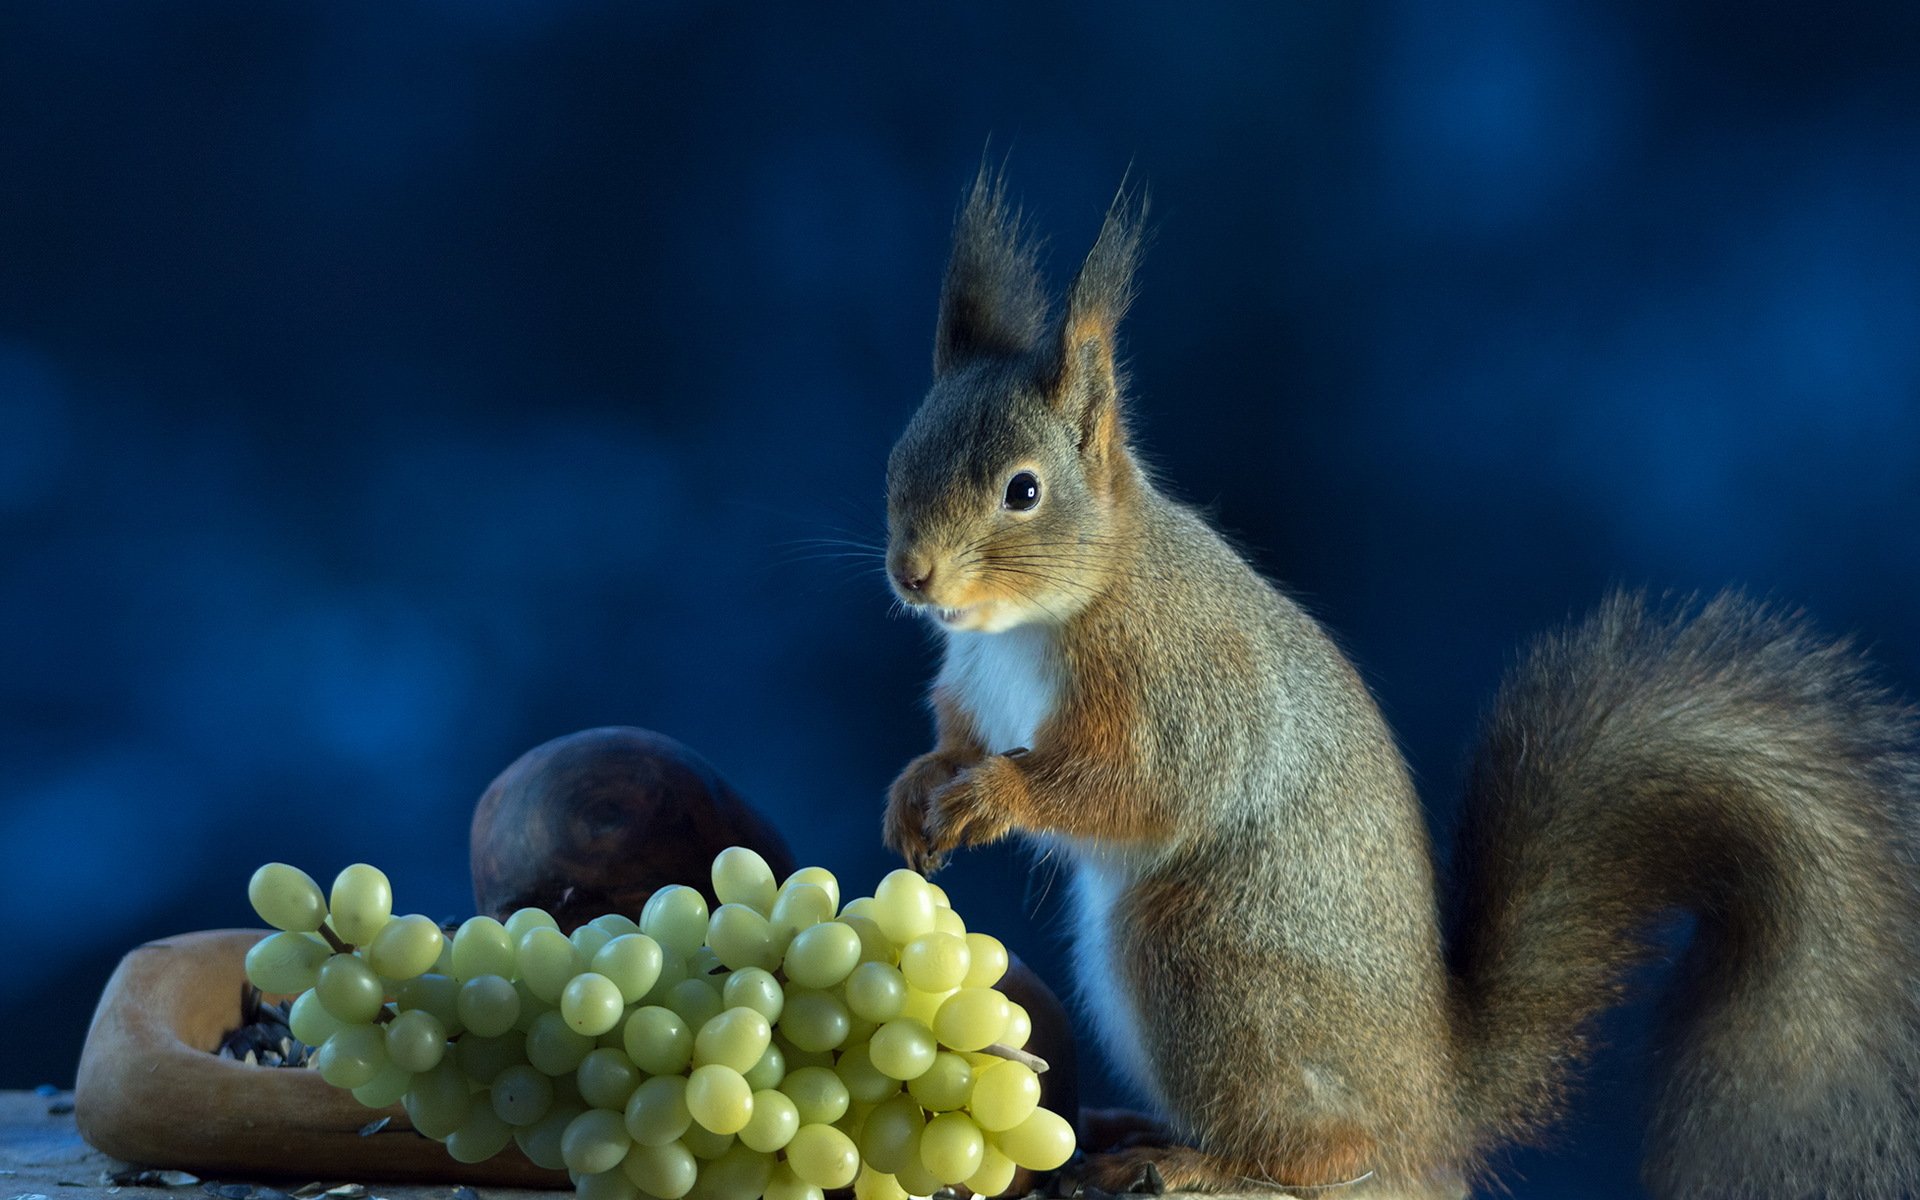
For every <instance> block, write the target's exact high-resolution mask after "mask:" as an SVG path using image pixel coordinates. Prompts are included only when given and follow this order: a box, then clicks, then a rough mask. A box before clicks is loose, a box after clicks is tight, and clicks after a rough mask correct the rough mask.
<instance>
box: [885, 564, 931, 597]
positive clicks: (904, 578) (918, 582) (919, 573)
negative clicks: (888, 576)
mask: <svg viewBox="0 0 1920 1200" xmlns="http://www.w3.org/2000/svg"><path fill="white" fill-rule="evenodd" d="M893 577H894V578H895V579H897V580H899V582H900V586H901V587H903V588H905V589H906V590H907V591H909V592H924V591H926V590H927V584H928V583H929V582H931V581H932V579H933V568H932V567H928V568H926V569H924V570H922V569H920V568H919V566H918V565H917V564H916V565H915V566H909V567H901V568H900V569H899V570H897V571H895V572H894V575H893Z"/></svg>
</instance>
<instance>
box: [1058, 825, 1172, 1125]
mask: <svg viewBox="0 0 1920 1200" xmlns="http://www.w3.org/2000/svg"><path fill="white" fill-rule="evenodd" d="M1056 844H1057V845H1058V847H1059V848H1060V849H1062V850H1064V851H1066V853H1067V856H1068V858H1069V859H1071V860H1072V862H1073V924H1074V938H1073V966H1074V974H1075V976H1076V979H1075V983H1077V984H1078V985H1079V993H1080V1004H1081V1007H1082V1008H1083V1009H1084V1010H1085V1011H1086V1013H1087V1015H1088V1016H1089V1017H1091V1018H1092V1021H1093V1029H1094V1033H1095V1034H1096V1035H1097V1036H1098V1037H1099V1039H1100V1043H1101V1045H1102V1047H1103V1048H1104V1049H1105V1050H1106V1052H1107V1059H1108V1061H1109V1062H1111V1063H1112V1064H1113V1065H1114V1066H1115V1067H1116V1068H1118V1069H1119V1072H1120V1074H1121V1076H1122V1077H1123V1078H1125V1079H1126V1080H1127V1081H1128V1082H1129V1083H1131V1084H1132V1085H1133V1087H1134V1088H1135V1090H1136V1091H1137V1092H1138V1093H1139V1095H1140V1098H1141V1099H1143V1100H1145V1101H1146V1102H1147V1103H1148V1104H1150V1105H1152V1106H1153V1107H1155V1108H1157V1109H1159V1110H1160V1111H1161V1112H1162V1113H1164V1112H1165V1111H1166V1105H1165V1100H1164V1098H1163V1096H1162V1093H1161V1090H1160V1085H1159V1079H1158V1077H1157V1075H1156V1074H1155V1072H1154V1068H1153V1062H1152V1059H1151V1057H1150V1056H1149V1054H1148V1052H1147V1044H1146V1039H1145V1034H1144V1031H1143V1030H1142V1028H1141V1024H1140V1011H1139V1009H1138V1008H1137V1007H1136V1006H1135V1000H1134V995H1133V989H1132V986H1131V985H1130V982H1129V981H1128V980H1127V978H1126V977H1125V974H1124V972H1123V970H1122V969H1121V966H1120V963H1119V961H1118V959H1117V957H1116V954H1117V951H1118V949H1119V947H1118V946H1116V945H1115V942H1114V933H1113V909H1114V906H1115V904H1117V903H1118V902H1119V901H1120V899H1121V897H1122V896H1123V895H1125V893H1126V891H1127V889H1128V888H1130V887H1132V886H1133V884H1134V882H1135V879H1134V870H1133V868H1132V866H1131V865H1130V864H1129V863H1127V862H1126V861H1125V859H1124V858H1123V857H1121V856H1119V855H1116V854H1112V853H1110V852H1107V851H1103V850H1101V849H1099V848H1097V847H1093V846H1090V845H1087V844H1085V843H1081V842H1077V841H1075V840H1074V839H1072V838H1062V839H1059V841H1058V842H1057V843H1056Z"/></svg>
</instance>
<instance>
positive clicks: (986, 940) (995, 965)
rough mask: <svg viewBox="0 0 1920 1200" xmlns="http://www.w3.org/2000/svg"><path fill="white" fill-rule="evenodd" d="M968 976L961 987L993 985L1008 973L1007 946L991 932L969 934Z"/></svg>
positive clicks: (961, 983)
mask: <svg viewBox="0 0 1920 1200" xmlns="http://www.w3.org/2000/svg"><path fill="white" fill-rule="evenodd" d="M967 964H968V965H967V977H966V978H965V979H962V980H961V981H960V986H961V987H969V988H977V987H992V986H993V985H994V984H996V983H999V982H1000V980H1001V977H1002V976H1004V975H1005V974H1006V973H1007V948H1006V947H1005V946H1004V945H1002V944H1001V942H1000V939H999V938H997V937H994V936H993V935H992V934H990V933H970V934H968V935H967Z"/></svg>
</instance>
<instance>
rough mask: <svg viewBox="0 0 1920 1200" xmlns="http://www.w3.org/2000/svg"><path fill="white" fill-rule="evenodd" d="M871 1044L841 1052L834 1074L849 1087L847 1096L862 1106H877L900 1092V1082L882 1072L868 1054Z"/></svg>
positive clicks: (864, 1043) (865, 1043)
mask: <svg viewBox="0 0 1920 1200" xmlns="http://www.w3.org/2000/svg"><path fill="white" fill-rule="evenodd" d="M869 1044H870V1043H867V1042H861V1043H859V1044H858V1045H855V1046H850V1047H848V1048H847V1049H846V1050H844V1051H843V1052H841V1055H840V1060H839V1061H838V1062H836V1063H835V1064H834V1066H833V1071H834V1074H836V1075H838V1076H839V1077H840V1082H841V1083H844V1084H846V1085H847V1095H848V1096H849V1097H851V1098H852V1099H853V1100H855V1101H858V1102H859V1103H861V1104H877V1103H879V1102H880V1101H882V1100H885V1099H886V1098H887V1097H888V1096H891V1095H893V1094H894V1093H895V1092H897V1091H899V1090H900V1081H899V1080H898V1079H894V1078H893V1077H891V1076H889V1075H886V1074H884V1073H882V1072H881V1070H880V1068H878V1067H876V1066H874V1065H873V1059H872V1058H871V1057H869V1056H868V1054H867V1047H868V1045H869Z"/></svg>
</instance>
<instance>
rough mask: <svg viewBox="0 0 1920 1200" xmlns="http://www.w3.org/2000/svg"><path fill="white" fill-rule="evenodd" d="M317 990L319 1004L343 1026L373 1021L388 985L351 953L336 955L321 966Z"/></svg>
mask: <svg viewBox="0 0 1920 1200" xmlns="http://www.w3.org/2000/svg"><path fill="white" fill-rule="evenodd" d="M314 991H316V992H318V993H320V1003H322V1004H324V1005H326V1006H327V1011H328V1012H330V1013H332V1014H333V1015H334V1016H335V1017H337V1018H339V1019H340V1021H341V1022H342V1023H343V1024H347V1025H358V1024H362V1023H365V1022H368V1021H371V1020H373V1018H374V1017H375V1016H376V1015H377V1014H378V1013H379V1012H380V1006H381V1005H382V1004H383V1003H385V1002H386V986H385V985H384V984H382V983H381V982H380V977H379V976H378V975H375V974H374V973H373V969H372V968H371V967H369V966H367V964H366V963H364V962H362V961H360V959H359V958H358V957H357V956H355V955H352V954H335V955H333V956H332V957H330V958H328V959H327V961H326V962H324V963H322V964H321V965H320V975H319V980H318V982H316V983H315V984H314Z"/></svg>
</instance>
